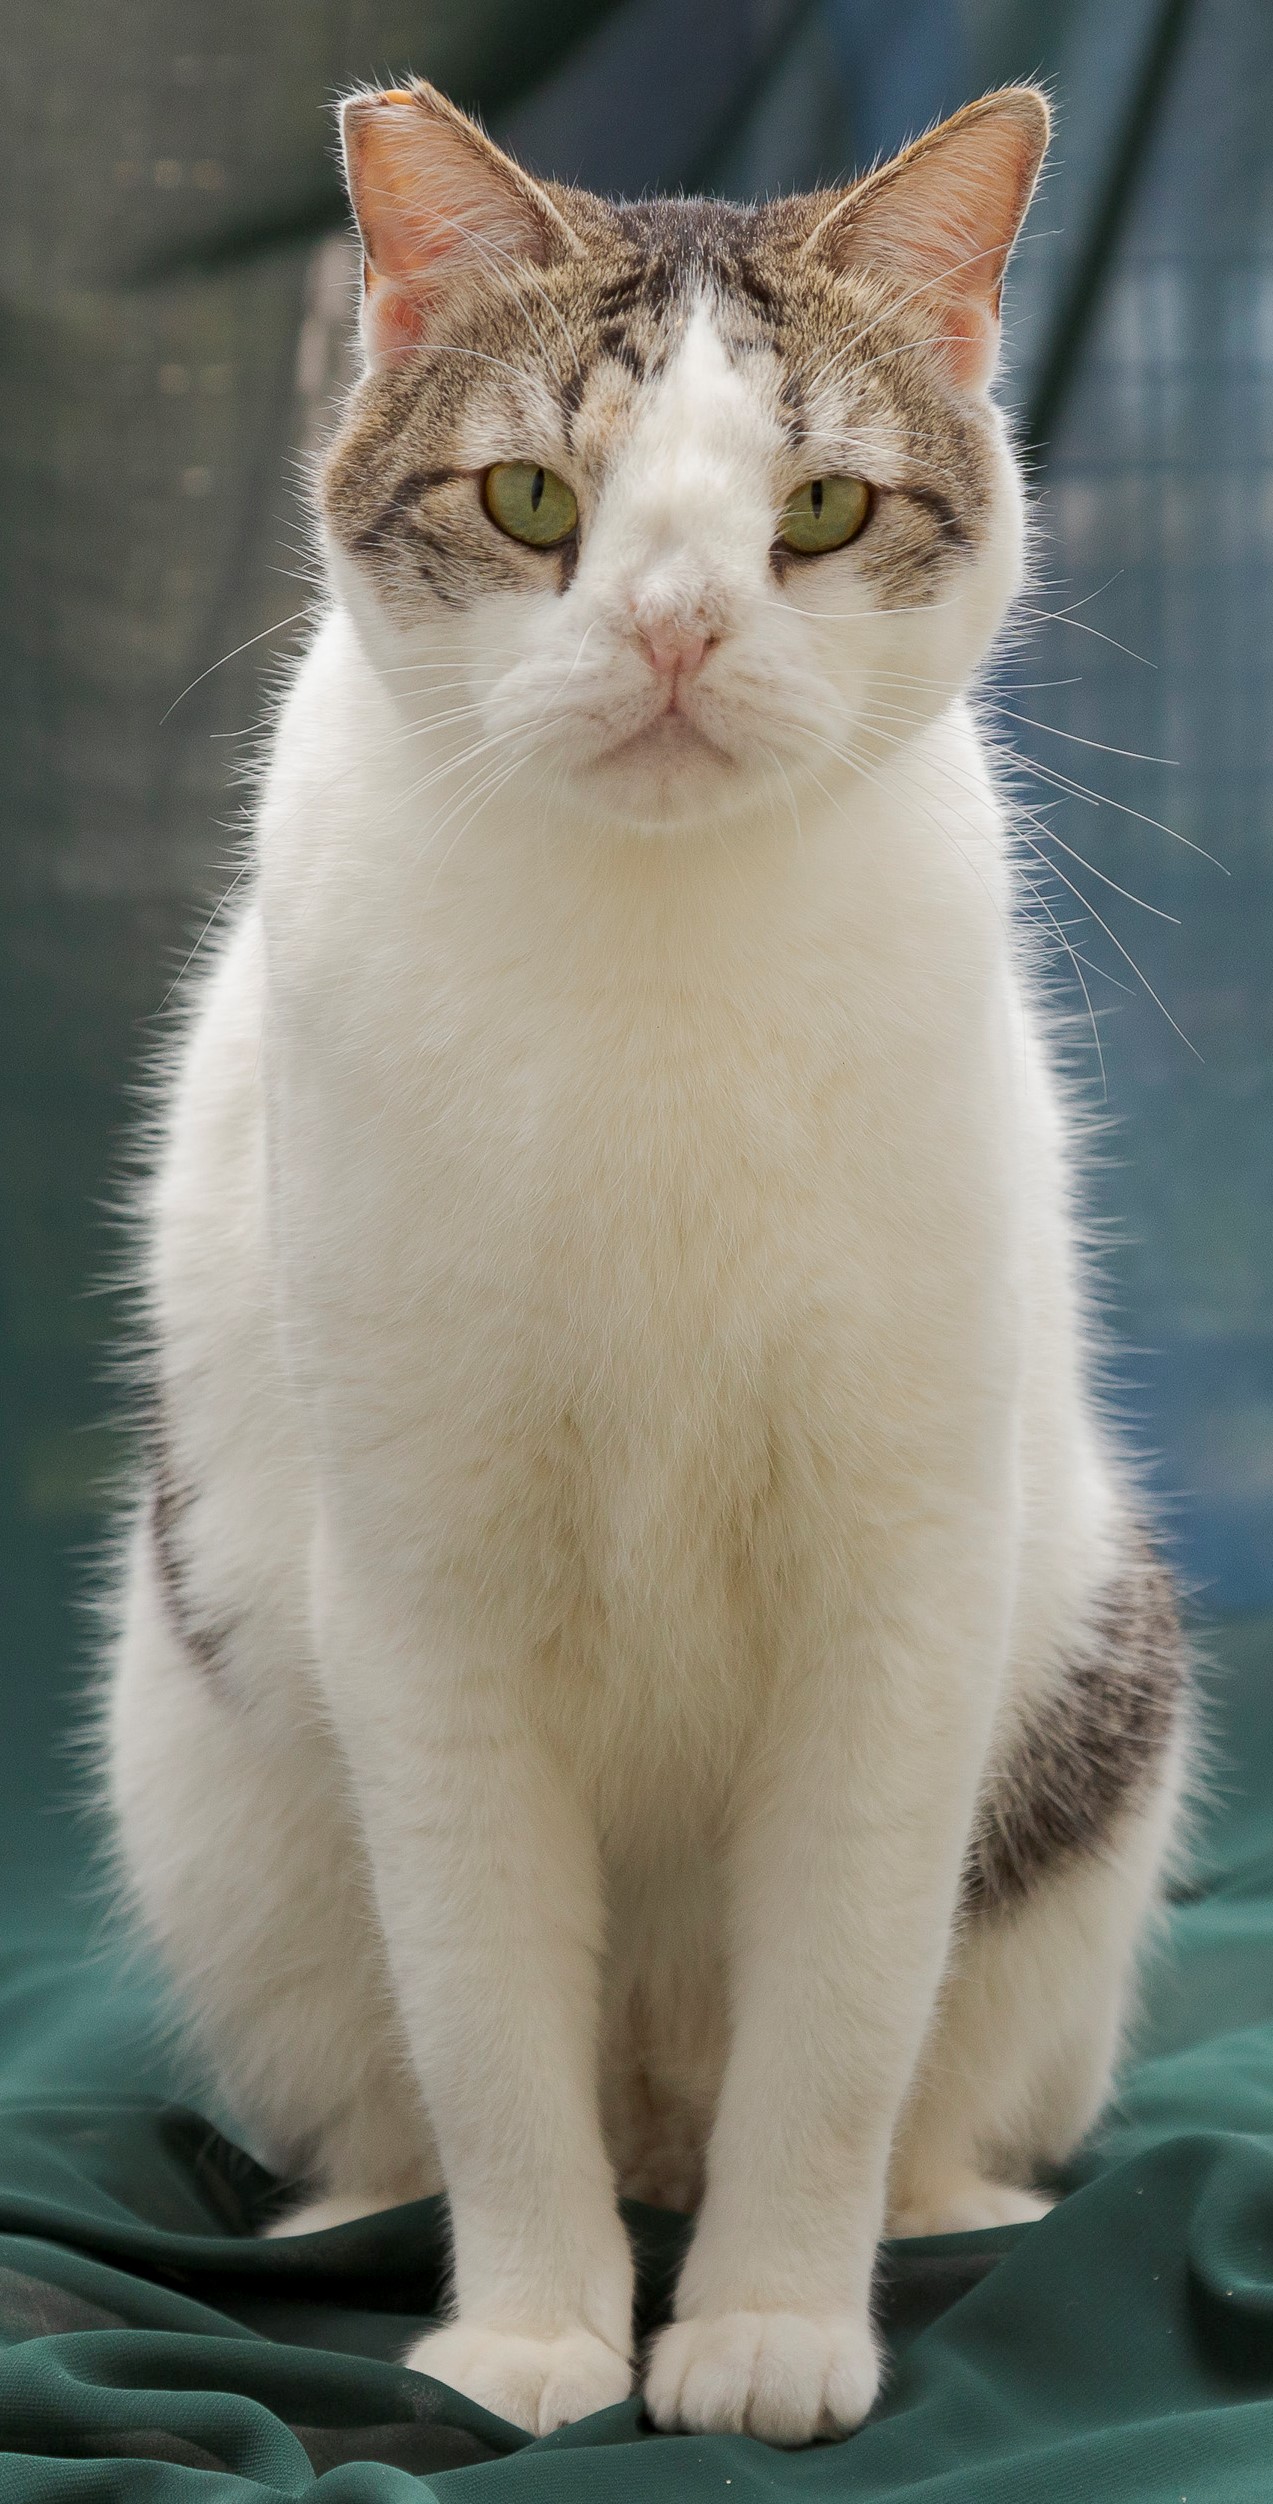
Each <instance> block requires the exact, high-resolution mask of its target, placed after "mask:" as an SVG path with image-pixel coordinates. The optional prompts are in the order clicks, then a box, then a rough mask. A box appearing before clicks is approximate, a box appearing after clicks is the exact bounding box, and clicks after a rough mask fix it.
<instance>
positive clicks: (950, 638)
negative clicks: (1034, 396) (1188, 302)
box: [322, 85, 1048, 827]
mask: <svg viewBox="0 0 1273 2504" xmlns="http://www.w3.org/2000/svg"><path fill="white" fill-rule="evenodd" d="M342 123H343V137H344V148H345V162H346V168H347V174H348V182H349V192H350V198H351V200H352V202H353V207H354V212H355V215H356V217H357V220H358V226H359V230H360V233H361V236H362V242H363V249H364V256H365V276H364V297H363V316H362V331H363V342H364V348H365V352H366V372H365V374H364V377H363V380H362V382H361V383H360V385H359V386H358V389H357V390H356V392H355V394H354V396H353V400H352V402H351V405H350V407H349V410H348V411H347V414H346V417H345V421H344V423H343V425H342V427H341V430H340V432H339V434H338V436H337V438H336V440H335V443H334V445H333V447H332V450H331V452H330V455H329V457H328V460H327V463H326V467H325V470H324V474H323V482H322V509H323V516H324V522H325V527H326V533H327V540H328V550H329V557H330V562H331V566H332V570H333V574H334V577H335V580H336V583H337V587H338V590H339V591H340V593H341V595H342V596H343V597H344V598H345V600H346V601H347V602H348V604H349V605H350V606H351V607H352V609H353V610H354V612H355V615H356V616H357V618H358V620H359V623H360V626H361V628H362V632H363V635H364V639H365V641H366V642H367V645H368V648H369V649H370V650H371V652H372V654H373V657H374V658H375V659H376V660H377V662H378V664H379V666H380V667H381V668H382V670H383V671H384V673H385V680H386V684H387V685H389V686H391V687H392V689H393V691H394V695H395V700H396V702H397V703H398V705H399V707H400V708H401V709H403V710H404V711H405V712H406V713H407V715H408V716H409V718H410V719H412V720H414V721H416V722H419V723H420V724H421V725H423V723H424V722H425V721H426V719H427V720H429V721H431V722H432V723H433V725H434V728H435V730H436V731H437V733H438V735H439V736H442V737H443V738H444V739H445V740H446V741H449V744H450V749H451V751H452V753H453V754H454V756H455V758H456V761H457V763H458V761H459V759H460V758H461V757H464V758H467V757H469V756H470V755H472V756H475V757H477V758H478V760H479V767H480V766H483V765H484V766H485V767H486V768H488V769H489V771H490V772H491V773H494V772H495V770H496V769H497V768H498V770H499V772H501V773H502V772H504V771H507V772H508V774H509V775H510V776H516V775H518V774H522V773H525V774H527V775H528V776H531V777H533V778H535V779H536V780H537V781H539V782H540V783H541V784H543V785H547V784H548V783H549V782H551V786H552V788H553V790H554V792H555V793H557V794H559V795H560V797H561V803H562V805H565V806H567V807H569V806H572V805H575V804H582V805H583V806H584V807H585V808H586V810H587V811H588V812H589V814H590V815H593V816H601V817H604V818H606V819H612V820H616V821H618V822H620V823H624V824H628V825H635V826H646V827H658V826H668V827H671V826H676V825H684V824H687V823H692V822H694V821H696V820H701V819H702V818H704V817H705V816H706V817H710V818H712V819H713V820H715V819H716V818H718V817H720V816H722V815H730V814H734V813H736V812H737V811H738V810H739V809H740V808H749V807H753V806H754V805H755V804H756V802H757V800H758V799H759V798H760V797H762V796H763V795H765V794H769V795H770V796H771V797H773V796H775V795H777V794H780V793H781V792H782V790H783V786H784V784H785V785H786V788H787V791H788V792H790V791H791V789H792V788H793V778H799V777H802V776H805V775H808V776H811V777H813V778H814V779H815V780H817V779H823V780H825V778H826V777H827V775H828V774H829V773H831V774H835V773H836V771H837V769H836V765H835V760H836V758H837V757H841V758H844V757H848V758H850V759H852V760H853V761H854V762H855V764H856V766H857V769H858V770H860V771H862V772H863V773H866V774H867V775H871V774H873V773H874V772H875V771H876V769H877V765H878V761H879V759H880V758H881V757H882V756H884V755H886V754H887V753H888V751H889V748H890V746H891V745H892V743H893V742H894V741H895V740H896V739H898V738H900V737H905V736H906V735H907V734H908V733H909V731H910V730H911V729H912V727H913V726H916V725H918V724H919V723H920V722H922V721H923V720H925V719H927V718H929V717H931V715H932V714H933V713H935V712H936V711H938V710H939V709H940V708H941V707H942V706H943V705H944V704H945V703H946V702H948V701H949V699H950V697H951V696H952V695H954V694H956V693H957V692H959V691H960V690H961V689H962V688H963V687H964V686H966V684H967V682H968V680H969V678H970V677H971V675H972V673H973V671H974V670H975V668H976V666H977V663H978V662H979V661H980V659H981V657H982V655H983V653H984V651H985V649H986V646H987V644H988V642H989V640H990V637H991V636H992V634H993V632H994V630H995V627H996V626H997V625H998V623H999V621H1000V619H1001V617H1002V615H1003V612H1004V609H1005V607H1006V605H1007V603H1008V601H1009V599H1010V598H1011V596H1012V593H1013V591H1014V589H1015V587H1016V584H1017V581H1018V577H1019V570H1020V562H1021V495H1020V487H1019V481H1018V477H1017V473H1016V469H1015V465H1014V463H1013V460H1012V457H1011V454H1010V452H1009V450H1008V447H1007V443H1006V439H1005V435H1004V431H1003V427H1002V423H1001V421H1000V419H999V417H998V416H997V414H996V412H995V410H994V408H993V407H992V405H991V402H990V400H989V398H988V396H987V395H988V387H989V384H990V381H991V378H992V375H993V371H994V366H995V358H996V351H997V346H998V329H999V298H1000V289H1001V285H1002V280H1003V272H1004V265H1005V262H1006V260H1007V257H1008V253H1009V251H1010V250H1011V247H1012V244H1013V241H1014V239H1015V236H1016V234H1017V230H1018V228H1019V226H1020V223H1021V219H1022V217H1023V215H1024V213H1025V209H1026V206H1027V204H1028V202H1029V198H1030V194H1031V191H1032V188H1033V185H1034V181H1035V177H1036V174H1037V171H1038V167H1039V163H1040V160H1041V157H1042V154H1043V150H1044V147H1045V145H1046V140H1047V128H1048V117H1047V108H1046V105H1045V104H1044V101H1043V99H1042V97H1041V96H1040V95H1038V94H1037V92H1035V91H1034V90H1033V89H1031V88H1010V89H1006V90H1004V91H1003V92H1001V93H999V94H996V95H992V96H988V97H986V98H985V99H984V100H983V101H982V102H981V103H979V104H974V105H970V106H969V107H968V108H967V109H966V110H965V111H964V112H962V113H960V114H957V115H956V116H955V118H954V119H953V120H952V121H949V122H947V123H945V124H944V125H943V127H942V128H941V129H940V130H937V131H934V132H932V133H931V134H930V135H929V136H928V137H926V138H924V139H921V140H919V141H918V142H917V143H916V145H915V146H914V147H912V148H910V149H908V150H907V151H906V152H905V154H904V155H902V156H900V157H898V158H897V159H895V161H894V162H893V163H892V164H890V165H887V166H884V167H883V168H882V169H880V170H879V171H877V172H875V173H874V174H871V175H868V176H867V177H866V178H865V179H864V180H863V181H862V182H859V183H857V184H855V185H854V186H852V188H850V189H848V190H846V191H842V192H822V193H817V194H815V195H813V196H810V197H805V198H796V199H782V200H775V201H770V202H765V203H763V204H762V205H760V206H758V207H754V208H735V207H729V206H724V205H721V204H719V203H716V202H712V201H705V200H673V199H658V200H652V201H643V202H638V203H636V204H623V203H620V204H616V203H613V202H610V201H605V200H600V199H597V198H594V197H593V196H592V195H591V194H589V193H586V192H579V191H572V190H567V189H564V188H562V187H560V186H558V185H556V184H539V183H537V182H534V181H532V180H531V178H530V177H529V176H528V175H527V174H525V173H524V172H523V171H522V170H521V169H520V167H518V166H516V165H514V164H513V163H512V161H511V160H510V159H509V158H508V157H507V156H505V155H504V154H503V153H502V152H501V151H500V150H499V149H498V148H497V147H495V146H494V144H493V143H492V142H491V141H490V140H489V139H488V138H487V137H486V136H485V135H484V133H482V132H481V131H480V130H479V129H478V128H477V127H476V125H475V124H474V123H472V122H470V121H468V120H467V119H466V118H465V116H464V115H463V114H461V113H459V112H457V110H456V109H455V107H454V106H452V105H450V104H449V103H447V101H446V100H445V98H444V97H442V96H440V95H438V94H437V93H436V92H435V91H434V90H433V89H432V88H429V87H426V86H423V85H413V86H412V87H410V88H409V89H405V90H393V91H390V92H388V93H384V94H367V95H357V96H354V97H352V98H351V99H350V100H349V101H348V102H347V103H346V104H345V106H344V108H343V114H342ZM475 770H477V769H475ZM837 778H838V777H837ZM480 780H481V775H480V773H479V781H480Z"/></svg>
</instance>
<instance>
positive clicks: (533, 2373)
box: [406, 2321, 632, 2434]
mask: <svg viewBox="0 0 1273 2504" xmlns="http://www.w3.org/2000/svg"><path fill="white" fill-rule="evenodd" d="M406 2361H407V2363H408V2365H412V2366H414V2368H415V2371H416V2372H417V2373H418V2374H430V2375H431V2376H432V2378H433V2380H434V2381H435V2382H445V2383H447V2384H448V2385H449V2387H450V2388H451V2390H452V2391H463V2392H464V2394H465V2396H466V2397H467V2398H468V2399H470V2400H477V2401H478V2402H479V2403H480V2405H481V2406H482V2407H483V2408H489V2409H490V2411H491V2413H492V2415H493V2416H495V2417H503V2418H506V2419H507V2421H508V2423H509V2425H510V2426H523V2427H524V2428H525V2430H526V2432H527V2434H551V2433H552V2431H553V2428H554V2426H569V2425H573V2423H574V2421H575V2419H576V2418H577V2417H591V2416H592V2415H593V2412H594V2411H595V2410H596V2409H599V2408H613V2407H614V2406H615V2404H616V2402H617V2401H619V2400H626V2398H627V2396H628V2393H629V2391H630V2390H631V2388H632V2368H631V2366H630V2365H629V2363H628V2360H627V2358H626V2356H620V2355H619V2354H618V2352H617V2350H616V2349H614V2348H612V2347H607V2346H606V2343H605V2341H604V2339H598V2338H595V2337H594V2336H593V2333H592V2332H591V2330H563V2331H560V2332H559V2333H558V2335H557V2336H556V2338H553V2339H530V2338H524V2337H522V2336H521V2335H520V2334H518V2333H517V2332H515V2331H511V2330H491V2329H488V2328H487V2326H486V2324H485V2323H484V2322H480V2321H454V2322H451V2323H449V2324H448V2325H447V2327H446V2328H445V2329H444V2330H429V2331H426V2333H425V2336H424V2337H423V2338H422V2339H418V2340H417V2341H416V2344H415V2346H414V2347H413V2348H410V2349H409V2350H408V2352H407V2359H406Z"/></svg>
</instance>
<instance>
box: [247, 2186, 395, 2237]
mask: <svg viewBox="0 0 1273 2504" xmlns="http://www.w3.org/2000/svg"><path fill="white" fill-rule="evenodd" d="M395 2206H396V2202H395V2201H394V2200H393V2199H391V2198H390V2197H389V2196H388V2194H387V2193H383V2192H377V2191H334V2192H333V2193H332V2194H331V2196H330V2198H328V2199H325V2200H306V2201H305V2202H304V2203H303V2205H302V2206H301V2207H300V2208H293V2209H289V2210H288V2211H287V2212H286V2214H285V2215H284V2216H282V2217H276V2218H275V2220H274V2223H273V2225H272V2226H267V2227H266V2229H265V2240H266V2241H267V2242H271V2241H277V2240H278V2238H279V2237H280V2236H281V2235H289V2234H326V2232H327V2229H328V2227H329V2226H351V2225H352V2224H353V2222H354V2219H355V2218H356V2217H376V2216H378V2215H379V2213H380V2211H381V2209H384V2208H393V2207H395Z"/></svg>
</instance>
